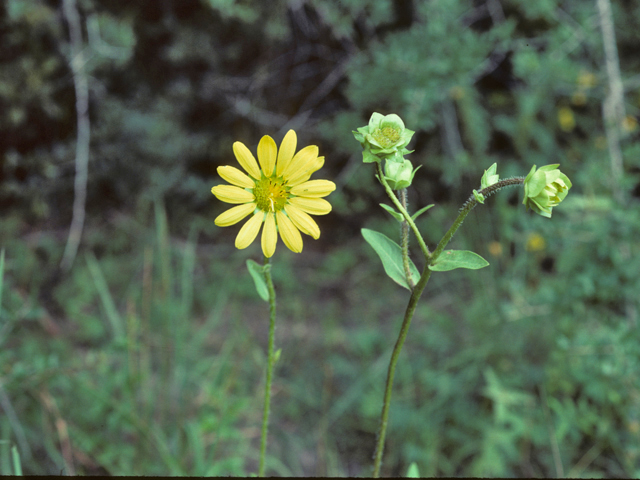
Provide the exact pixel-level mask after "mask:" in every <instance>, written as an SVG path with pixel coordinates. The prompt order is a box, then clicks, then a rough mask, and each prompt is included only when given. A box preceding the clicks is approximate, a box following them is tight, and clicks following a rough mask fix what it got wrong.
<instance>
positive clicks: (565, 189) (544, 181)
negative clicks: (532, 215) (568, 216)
mask: <svg viewBox="0 0 640 480" xmlns="http://www.w3.org/2000/svg"><path fill="white" fill-rule="evenodd" d="M559 166H560V164H555V165H546V166H544V167H540V169H538V171H536V166H535V165H534V166H533V168H532V169H531V171H530V172H529V175H527V178H525V179H524V200H523V202H522V203H523V204H524V205H526V207H527V210H528V209H529V208H531V209H532V210H533V211H534V212H536V213H537V214H539V215H542V216H543V217H547V218H551V209H552V208H553V207H555V206H556V205H558V204H559V203H560V202H561V201H562V200H564V197H566V196H567V193H569V189H570V188H571V180H569V177H567V176H566V175H565V174H564V173H562V172H561V171H560V170H558V167H559Z"/></svg>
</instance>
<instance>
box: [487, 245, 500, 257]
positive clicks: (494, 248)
mask: <svg viewBox="0 0 640 480" xmlns="http://www.w3.org/2000/svg"><path fill="white" fill-rule="evenodd" d="M488 249H489V253H490V254H491V255H492V256H494V257H501V256H502V244H501V243H500V242H496V241H493V242H491V243H489V245H488Z"/></svg>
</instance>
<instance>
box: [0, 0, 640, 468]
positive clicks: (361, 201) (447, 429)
mask: <svg viewBox="0 0 640 480" xmlns="http://www.w3.org/2000/svg"><path fill="white" fill-rule="evenodd" d="M639 49H640V4H639V3H638V2H636V1H633V0H615V1H612V2H611V3H609V0H589V1H584V0H581V1H578V0H564V1H562V0H537V1H535V2H528V1H524V0H430V1H420V0H413V1H412V0H395V1H391V0H342V1H339V2H338V1H331V0H271V1H268V2H266V1H250V0H244V1H243V0H137V1H124V0H64V1H63V0H6V1H4V2H2V3H1V4H0V222H1V224H0V225H1V226H0V247H2V248H3V249H4V251H5V259H4V275H3V282H2V283H1V284H0V285H1V288H0V291H1V304H0V305H1V308H0V411H1V412H2V415H0V473H3V474H11V473H13V472H15V470H14V468H15V463H14V461H13V460H12V458H13V457H12V454H11V452H12V449H13V447H15V449H14V450H13V451H14V452H17V453H18V454H19V457H20V462H21V464H22V468H23V471H24V472H25V473H29V474H60V473H63V474H112V475H123V474H133V475H164V474H169V475H198V476H203V475H248V474H250V473H252V472H256V471H257V459H258V447H259V433H260V432H259V428H260V420H261V414H262V413H261V412H262V400H263V399H262V392H263V386H264V383H263V382H264V369H265V364H266V358H265V356H266V354H265V350H266V342H267V330H268V308H267V305H266V304H265V303H264V302H262V301H261V300H260V299H259V297H258V296H257V294H256V293H255V290H254V287H253V284H252V281H251V278H250V276H249V274H248V273H247V271H246V268H245V261H246V260H247V259H248V258H252V259H254V260H257V261H260V260H261V258H262V253H261V251H260V248H259V242H254V244H253V245H252V246H251V247H250V248H248V249H246V250H243V251H238V250H236V249H235V248H234V246H233V242H234V238H235V236H236V234H237V231H238V229H239V226H234V227H229V228H219V227H216V226H215V225H214V224H213V220H214V218H215V217H216V216H217V215H218V214H220V213H221V212H222V211H224V210H226V209H227V208H228V205H226V204H223V203H221V202H220V201H218V200H217V199H216V198H215V197H213V195H211V193H210V190H211V187H212V186H214V185H216V184H219V183H222V180H221V179H220V178H219V177H218V175H217V173H216V167H218V166H219V165H227V164H229V165H236V160H235V158H234V156H233V153H232V144H233V142H234V141H241V142H243V143H245V144H246V145H247V146H248V147H249V148H250V149H251V150H252V151H254V152H255V148H256V145H257V143H258V141H259V139H260V138H261V137H262V136H263V135H267V134H268V135H271V136H272V137H273V138H274V139H275V140H276V142H277V143H278V144H279V143H280V141H281V139H282V137H283V136H284V134H285V133H286V131H287V130H289V129H291V128H292V129H294V130H296V132H297V133H298V146H299V147H302V146H305V145H310V144H314V145H318V146H319V149H320V154H321V155H324V156H325V158H326V163H325V166H324V168H323V169H322V170H321V171H320V172H318V173H317V174H315V176H314V178H326V179H331V180H333V181H334V182H335V183H336V184H337V190H336V191H335V192H334V193H333V194H331V196H329V197H328V199H329V201H330V202H331V203H332V205H333V211H332V212H331V213H330V214H329V215H327V216H324V217H316V218H317V220H318V223H319V225H320V228H321V231H322V236H321V237H320V239H319V240H318V241H314V240H312V239H311V238H310V237H305V243H304V251H303V252H302V253H301V254H294V253H292V252H290V251H289V250H288V249H287V248H285V247H284V245H283V244H282V243H281V242H280V243H279V246H278V249H277V251H276V255H275V257H274V268H273V275H274V281H275V285H276V289H277V293H278V324H277V330H276V346H277V348H282V356H281V358H280V360H279V363H278V365H277V368H276V373H275V380H274V387H273V398H272V415H271V429H270V443H269V447H268V453H269V458H268V461H267V472H268V473H269V474H271V475H305V476H315V475H322V476H358V475H359V476H366V475H369V474H370V472H371V470H370V468H371V458H372V454H373V450H374V441H375V435H376V430H377V428H378V418H379V414H380V408H381V398H382V391H383V388H384V379H385V374H386V367H387V363H388V360H389V356H390V352H391V348H392V347H393V342H394V341H395V338H396V335H397V332H398V329H399V326H400V323H401V320H402V314H403V312H404V308H405V307H406V302H407V300H408V292H407V291H405V290H403V289H402V288H400V287H398V286H397V285H396V284H395V283H393V282H392V281H391V280H389V279H388V278H387V277H386V276H384V274H383V269H382V266H381V264H380V263H379V261H378V259H377V257H376V255H375V253H374V252H373V250H372V249H371V248H370V247H369V246H368V245H367V244H366V243H365V242H364V240H363V238H362V237H361V235H360V229H361V228H363V227H366V228H372V229H376V230H379V231H382V232H384V233H385V234H387V235H388V236H390V237H392V238H397V236H398V233H399V229H398V226H397V224H396V223H395V221H394V220H393V219H392V217H390V216H389V215H388V214H387V213H386V212H384V210H382V209H381V208H380V207H379V206H378V204H379V203H381V202H385V203H389V200H388V199H385V195H384V192H383V190H382V188H381V187H380V186H379V185H378V184H377V181H376V180H375V178H374V169H373V167H372V166H371V165H365V164H362V162H361V158H362V157H361V150H360V146H359V144H358V143H357V142H356V141H355V140H354V139H353V136H352V133H351V131H352V130H355V128H357V127H360V126H363V125H366V124H367V122H368V119H369V117H370V115H371V113H372V112H374V111H377V112H380V113H383V114H388V113H397V114H399V115H400V116H401V117H402V118H403V119H404V121H405V123H406V125H407V127H408V128H410V129H412V130H415V131H416V134H415V136H414V139H413V141H412V143H411V144H410V145H409V147H410V148H412V149H415V152H414V153H412V154H411V155H410V158H411V160H412V161H413V163H414V165H422V168H421V169H420V170H419V171H418V173H417V174H416V177H415V180H414V184H413V186H412V188H411V190H410V191H409V204H410V209H411V210H412V211H415V210H417V209H418V208H420V207H422V206H425V205H427V204H430V203H435V204H436V207H434V208H433V209H431V210H429V212H428V213H426V214H424V215H423V216H422V217H420V219H419V221H418V227H419V228H420V230H421V231H422V232H423V234H424V236H425V240H426V241H427V243H428V244H429V245H430V246H432V247H433V246H434V245H435V244H436V243H437V242H438V241H439V239H440V238H441V236H442V235H443V234H444V232H445V231H446V230H447V229H448V228H449V226H450V224H451V222H452V221H453V219H454V218H455V215H456V213H457V210H458V208H460V206H461V205H462V203H463V202H464V201H465V200H466V198H467V197H468V196H469V195H470V193H471V190H472V189H473V188H478V186H479V183H480V177H481V175H482V173H483V171H484V169H486V168H488V167H489V166H490V165H491V164H492V163H494V162H498V173H499V174H500V175H501V177H508V176H512V175H526V174H527V173H528V172H529V170H530V169H531V166H532V165H534V164H535V165H538V166H542V165H546V164H553V163H559V164H560V165H561V167H560V168H561V169H562V171H563V172H564V173H566V174H567V175H568V176H569V177H570V178H571V180H572V181H573V188H572V190H571V191H570V193H569V196H568V197H567V200H566V201H565V202H563V203H562V204H561V205H560V206H559V207H557V208H556V209H554V213H553V218H552V219H550V220H549V219H545V218H542V217H540V216H537V215H534V214H532V213H526V212H525V209H524V206H523V205H522V204H521V202H522V192H521V190H519V189H513V190H505V191H503V192H501V193H500V194H498V195H496V196H494V197H491V198H490V199H488V200H487V202H486V204H485V205H484V206H479V207H478V208H476V209H475V210H474V211H473V212H472V213H471V214H470V215H469V217H468V218H467V220H466V221H465V223H464V225H463V226H462V228H461V229H460V230H459V232H458V234H457V235H456V237H455V238H454V240H453V242H452V244H450V245H451V248H465V249H470V250H474V251H476V252H478V253H479V254H481V255H482V256H483V257H485V258H486V259H487V260H488V261H489V262H490V264H491V265H490V266H489V267H488V268H485V269H483V270H481V271H466V270H465V271H460V270H458V271H453V272H447V273H442V274H437V275H434V276H433V278H432V279H431V282H430V284H429V285H428V287H427V289H426V291H425V295H424V296H423V299H422V301H421V303H420V304H419V306H418V310H417V311H416V315H415V317H414V321H413V324H412V326H411V333H410V335H409V338H408V340H407V343H406V345H405V348H404V350H403V352H402V355H401V357H400V361H399V365H398V370H397V373H396V382H395V387H394V393H393V403H392V407H391V416H390V426H389V432H388V435H387V444H386V450H385V457H384V465H383V474H384V475H395V476H398V475H401V476H404V475H405V474H406V471H407V467H408V465H409V464H410V463H411V462H416V463H417V465H418V467H419V470H420V473H421V474H422V475H427V476H433V475H437V476H456V475H458V476H460V475H462V476H497V477H563V476H571V477H599V478H617V477H637V476H640V382H639V381H638V372H639V371H640V331H639V328H638V297H639V295H638V294H639V293H640V280H639V277H638V272H639V271H640V240H639V239H640V216H639V215H638V205H639V198H640V142H639V141H638V140H639V139H640V129H639V127H638V118H639V116H640V56H639V55H638V52H639ZM76 155H77V157H78V158H77V159H76ZM86 161H88V163H86ZM83 165H85V166H86V169H85V167H84V166H83ZM77 166H78V167H79V171H80V175H79V176H77V175H76V168H77ZM83 172H85V173H86V199H84V198H82V193H81V192H82V185H83ZM75 182H78V185H79V187H78V190H77V192H76V190H75V187H74V185H75ZM74 199H75V203H76V209H75V217H74ZM83 214H84V216H83ZM74 218H75V219H74ZM72 222H73V224H74V225H75V226H74V228H72V229H71V230H72V232H75V233H74V235H75V239H76V240H79V247H78V248H77V253H76V251H75V248H74V245H76V244H77V243H74V242H75V241H76V240H73V238H72V240H71V241H68V237H69V232H70V227H71V225H72ZM80 226H82V228H81V229H80V228H79V227H80ZM80 232H81V235H79V234H80ZM72 237H73V235H72ZM414 243H415V242H414ZM416 246H417V245H415V244H414V245H412V251H413V258H414V259H415V260H416V263H417V264H418V267H419V268H422V264H421V262H420V261H419V259H420V251H419V249H417V248H415V247H416ZM65 249H66V250H65ZM65 251H66V253H65Z"/></svg>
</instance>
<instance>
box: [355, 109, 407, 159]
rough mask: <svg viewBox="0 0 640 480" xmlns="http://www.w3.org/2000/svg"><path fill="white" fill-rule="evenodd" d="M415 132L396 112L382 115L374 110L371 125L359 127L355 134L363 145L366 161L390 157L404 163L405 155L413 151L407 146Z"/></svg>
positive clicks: (370, 120) (363, 154) (363, 156)
mask: <svg viewBox="0 0 640 480" xmlns="http://www.w3.org/2000/svg"><path fill="white" fill-rule="evenodd" d="M414 133H415V132H414V131H413V130H409V129H408V128H405V127H404V122H403V121H402V119H401V118H400V117H399V116H398V115H396V114H393V113H392V114H390V115H386V116H385V115H381V114H379V113H377V112H374V113H373V114H372V115H371V118H370V119H369V125H367V126H366V127H360V128H358V131H357V132H353V136H354V137H355V138H356V140H358V141H359V142H360V145H362V148H363V152H362V160H363V162H365V163H371V162H379V161H380V160H382V159H389V160H392V161H396V162H399V163H402V162H403V160H404V155H406V154H407V153H411V151H409V150H407V149H406V148H405V147H406V146H407V145H408V144H409V142H410V141H411V137H412V136H413V134H414Z"/></svg>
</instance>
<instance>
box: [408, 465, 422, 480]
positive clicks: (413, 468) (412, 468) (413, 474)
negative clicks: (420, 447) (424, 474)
mask: <svg viewBox="0 0 640 480" xmlns="http://www.w3.org/2000/svg"><path fill="white" fill-rule="evenodd" d="M407 478H420V471H419V470H418V464H417V463H416V462H411V465H409V470H407Z"/></svg>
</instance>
